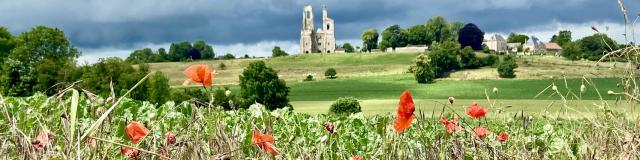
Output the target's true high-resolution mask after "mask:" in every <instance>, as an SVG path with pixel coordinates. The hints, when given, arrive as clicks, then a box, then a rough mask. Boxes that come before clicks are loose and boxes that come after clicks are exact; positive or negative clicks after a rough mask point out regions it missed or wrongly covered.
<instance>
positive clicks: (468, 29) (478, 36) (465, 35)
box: [458, 23, 484, 50]
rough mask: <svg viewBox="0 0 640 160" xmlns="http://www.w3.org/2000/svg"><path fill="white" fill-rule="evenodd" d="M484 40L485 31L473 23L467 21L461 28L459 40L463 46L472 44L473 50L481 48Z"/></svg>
mask: <svg viewBox="0 0 640 160" xmlns="http://www.w3.org/2000/svg"><path fill="white" fill-rule="evenodd" d="M483 40H484V32H482V30H480V28H478V26H476V25H475V24H473V23H467V24H466V25H464V27H463V28H462V29H460V32H459V35H458V42H460V46H462V47H466V46H471V48H473V50H481V49H482V41H483Z"/></svg>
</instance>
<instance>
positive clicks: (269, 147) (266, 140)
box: [251, 129, 278, 156]
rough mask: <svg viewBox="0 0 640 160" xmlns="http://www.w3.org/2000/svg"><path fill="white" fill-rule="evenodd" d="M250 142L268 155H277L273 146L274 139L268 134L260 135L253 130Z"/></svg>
mask: <svg viewBox="0 0 640 160" xmlns="http://www.w3.org/2000/svg"><path fill="white" fill-rule="evenodd" d="M251 141H252V142H253V144H255V145H256V146H258V148H259V149H260V150H264V151H266V152H268V153H270V154H271V155H272V156H275V155H278V150H277V149H276V148H275V146H273V144H274V142H275V139H274V138H273V136H272V135H270V134H266V133H265V134H262V133H260V131H258V130H257V129H254V130H253V135H252V136H251Z"/></svg>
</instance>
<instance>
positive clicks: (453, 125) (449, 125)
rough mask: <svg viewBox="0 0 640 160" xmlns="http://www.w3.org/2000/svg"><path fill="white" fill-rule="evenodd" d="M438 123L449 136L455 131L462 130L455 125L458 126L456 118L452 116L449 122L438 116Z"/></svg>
mask: <svg viewBox="0 0 640 160" xmlns="http://www.w3.org/2000/svg"><path fill="white" fill-rule="evenodd" d="M440 122H441V123H442V124H443V125H444V128H445V131H447V133H449V134H451V133H453V132H455V131H459V130H462V128H460V127H459V126H458V125H457V124H458V116H456V115H453V119H452V120H451V121H449V120H447V119H446V118H444V116H442V115H440Z"/></svg>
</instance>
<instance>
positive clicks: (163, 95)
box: [148, 72, 171, 105]
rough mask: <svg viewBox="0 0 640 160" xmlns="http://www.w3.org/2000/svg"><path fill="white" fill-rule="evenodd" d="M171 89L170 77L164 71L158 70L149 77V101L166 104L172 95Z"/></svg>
mask: <svg viewBox="0 0 640 160" xmlns="http://www.w3.org/2000/svg"><path fill="white" fill-rule="evenodd" d="M169 90H170V88H169V79H168V78H167V77H165V76H164V74H163V73H162V72H156V73H155V74H153V76H151V77H149V98H148V100H149V102H151V103H156V104H158V105H161V104H164V103H165V102H167V100H168V99H169V96H171V95H170V94H171V93H170V92H169Z"/></svg>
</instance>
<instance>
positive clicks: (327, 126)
mask: <svg viewBox="0 0 640 160" xmlns="http://www.w3.org/2000/svg"><path fill="white" fill-rule="evenodd" d="M324 130H327V131H328V132H329V133H333V124H331V122H327V123H324Z"/></svg>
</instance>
